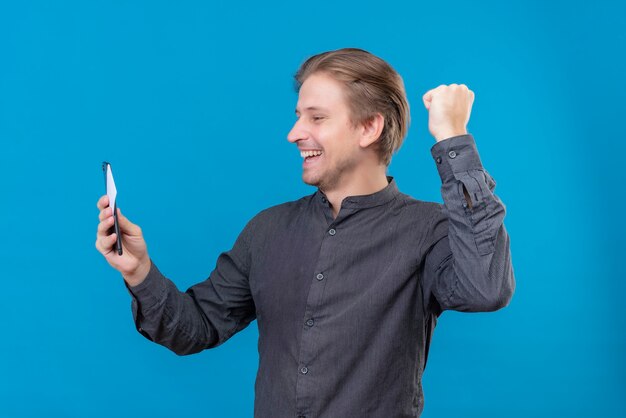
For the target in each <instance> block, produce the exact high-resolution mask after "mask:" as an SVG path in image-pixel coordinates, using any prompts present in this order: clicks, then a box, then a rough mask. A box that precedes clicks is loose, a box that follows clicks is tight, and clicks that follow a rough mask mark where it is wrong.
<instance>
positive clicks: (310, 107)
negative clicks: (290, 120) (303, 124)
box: [296, 106, 328, 114]
mask: <svg viewBox="0 0 626 418" xmlns="http://www.w3.org/2000/svg"><path fill="white" fill-rule="evenodd" d="M304 110H308V111H312V112H317V111H322V112H328V109H326V108H323V107H318V106H309V107H306V108H304ZM298 113H300V111H299V110H298V108H297V107H296V114H298Z"/></svg>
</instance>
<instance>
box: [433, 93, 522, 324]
mask: <svg viewBox="0 0 626 418" xmlns="http://www.w3.org/2000/svg"><path fill="white" fill-rule="evenodd" d="M473 99H474V94H473V92H471V90H469V89H467V87H466V86H463V85H460V86H458V85H451V86H439V87H438V88H437V89H434V90H431V91H429V92H428V93H426V94H425V95H424V104H425V106H426V108H427V109H429V128H430V131H431V134H432V135H433V136H434V137H435V139H436V140H437V143H436V144H435V145H434V146H433V147H432V149H431V153H432V156H433V158H434V159H435V162H436V166H437V170H438V171H439V175H440V177H441V181H442V186H441V194H442V196H443V200H444V205H443V206H442V207H441V208H440V211H439V212H437V213H435V214H434V216H433V218H432V220H431V225H430V234H429V236H430V237H432V241H431V243H430V248H429V250H428V252H427V255H426V259H425V263H424V272H423V280H424V287H425V296H426V298H427V300H426V304H427V306H428V307H429V308H430V309H431V311H433V312H435V313H437V314H438V313H440V312H441V311H443V310H446V309H452V310H458V311H466V312H480V311H493V310H496V309H499V308H502V307H504V306H506V305H507V304H508V303H509V301H510V299H511V297H512V295H513V292H514V289H515V279H514V275H513V267H512V263H511V253H510V245H509V244H510V241H509V235H508V234H507V231H506V229H505V227H504V224H503V220H504V215H505V207H504V205H503V204H502V202H501V201H500V199H499V198H498V197H497V196H496V195H495V194H494V189H495V181H494V180H493V179H492V178H491V176H490V175H489V174H488V173H487V172H486V171H485V169H484V168H483V165H482V163H481V161H480V157H479V155H478V151H477V148H476V144H475V142H474V139H473V137H472V136H471V135H469V134H467V131H466V125H467V122H468V121H469V114H470V112H471V106H472V103H473Z"/></svg>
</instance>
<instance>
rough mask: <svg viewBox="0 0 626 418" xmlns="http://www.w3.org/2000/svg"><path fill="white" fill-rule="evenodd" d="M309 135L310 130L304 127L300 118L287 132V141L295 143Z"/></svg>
mask: <svg viewBox="0 0 626 418" xmlns="http://www.w3.org/2000/svg"><path fill="white" fill-rule="evenodd" d="M307 136H308V132H307V131H306V129H304V128H303V126H302V124H301V122H300V119H298V120H297V121H296V123H294V124H293V127H292V128H291V131H289V133H288V134H287V141H289V142H291V143H294V142H297V141H300V140H302V139H306V138H307Z"/></svg>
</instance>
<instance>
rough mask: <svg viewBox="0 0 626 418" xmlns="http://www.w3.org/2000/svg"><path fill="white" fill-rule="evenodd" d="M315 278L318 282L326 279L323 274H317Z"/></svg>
mask: <svg viewBox="0 0 626 418" xmlns="http://www.w3.org/2000/svg"><path fill="white" fill-rule="evenodd" d="M315 278H316V279H317V280H322V279H323V278H324V275H323V274H322V273H317V276H315Z"/></svg>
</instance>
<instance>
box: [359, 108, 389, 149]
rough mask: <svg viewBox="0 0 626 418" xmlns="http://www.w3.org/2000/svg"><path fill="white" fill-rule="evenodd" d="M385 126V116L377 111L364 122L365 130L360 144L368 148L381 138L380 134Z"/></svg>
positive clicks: (363, 127)
mask: <svg viewBox="0 0 626 418" xmlns="http://www.w3.org/2000/svg"><path fill="white" fill-rule="evenodd" d="M384 127H385V118H384V116H383V115H381V114H380V113H376V114H375V115H374V116H372V117H370V118H369V119H368V120H366V121H365V122H363V126H362V129H363V130H362V132H361V139H360V140H359V145H360V146H361V147H362V148H367V147H369V146H370V145H372V144H373V143H374V142H376V141H377V140H378V138H380V134H381V133H382V132H383V128H384Z"/></svg>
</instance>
